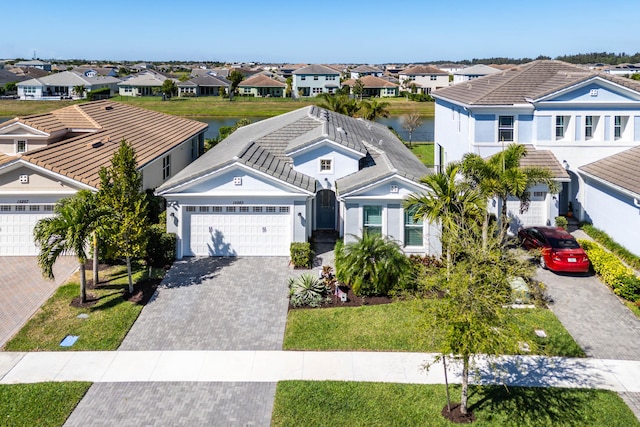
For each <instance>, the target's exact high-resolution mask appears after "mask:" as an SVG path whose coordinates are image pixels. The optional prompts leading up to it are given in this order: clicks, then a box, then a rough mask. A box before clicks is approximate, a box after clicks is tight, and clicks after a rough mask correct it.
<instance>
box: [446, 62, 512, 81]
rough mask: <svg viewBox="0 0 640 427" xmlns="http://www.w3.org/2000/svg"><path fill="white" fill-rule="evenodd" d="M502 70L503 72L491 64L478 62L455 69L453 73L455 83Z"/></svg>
mask: <svg viewBox="0 0 640 427" xmlns="http://www.w3.org/2000/svg"><path fill="white" fill-rule="evenodd" d="M500 72H502V70H499V69H497V68H493V67H490V66H489V65H484V64H476V65H473V66H471V67H466V68H463V69H461V70H458V71H455V72H454V73H453V84H457V83H462V82H467V81H469V80H473V79H477V78H478V77H482V76H488V75H490V74H497V73H500Z"/></svg>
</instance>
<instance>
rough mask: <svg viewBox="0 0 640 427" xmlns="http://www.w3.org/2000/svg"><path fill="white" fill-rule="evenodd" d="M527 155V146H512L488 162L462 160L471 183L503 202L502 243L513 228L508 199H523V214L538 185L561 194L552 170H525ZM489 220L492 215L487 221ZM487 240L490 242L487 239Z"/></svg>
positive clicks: (476, 157)
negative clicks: (532, 188) (530, 190)
mask: <svg viewBox="0 0 640 427" xmlns="http://www.w3.org/2000/svg"><path fill="white" fill-rule="evenodd" d="M526 154H527V150H526V148H525V146H524V145H520V144H509V145H508V146H507V148H506V149H504V150H503V151H501V152H500V153H497V154H495V155H493V156H491V157H489V158H488V159H483V158H482V157H480V156H479V155H477V154H473V153H467V154H465V156H464V157H463V159H462V163H461V169H460V170H461V172H462V174H463V175H464V176H465V177H466V179H467V180H468V181H469V182H470V184H471V185H472V186H473V187H474V188H477V189H479V191H481V192H482V194H484V195H485V197H487V198H490V197H497V198H499V199H500V202H501V206H500V224H501V231H500V235H501V240H503V239H504V236H505V235H506V232H507V230H508V229H509V218H508V216H507V200H508V198H509V197H515V198H517V199H518V200H520V213H523V212H526V211H527V209H528V207H529V202H530V194H529V191H528V189H529V188H531V187H532V186H534V185H537V184H545V185H546V186H547V187H548V188H549V192H551V193H557V192H558V185H557V183H556V182H555V181H554V180H553V175H552V174H551V171H550V170H549V169H543V168H537V167H526V168H524V167H521V166H520V161H521V160H522V158H524V157H525V156H526ZM487 215H488V214H487ZM487 221H488V216H487V217H486V219H485V222H487ZM485 240H486V239H485Z"/></svg>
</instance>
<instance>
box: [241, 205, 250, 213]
mask: <svg viewBox="0 0 640 427" xmlns="http://www.w3.org/2000/svg"><path fill="white" fill-rule="evenodd" d="M239 209H240V212H249V206H240V208H239Z"/></svg>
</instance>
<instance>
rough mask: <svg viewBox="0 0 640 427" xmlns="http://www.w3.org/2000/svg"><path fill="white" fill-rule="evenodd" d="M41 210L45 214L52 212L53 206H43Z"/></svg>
mask: <svg viewBox="0 0 640 427" xmlns="http://www.w3.org/2000/svg"><path fill="white" fill-rule="evenodd" d="M43 210H44V211H45V212H53V205H44V206H43Z"/></svg>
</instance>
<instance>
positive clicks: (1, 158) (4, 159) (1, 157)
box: [0, 153, 18, 166]
mask: <svg viewBox="0 0 640 427" xmlns="http://www.w3.org/2000/svg"><path fill="white" fill-rule="evenodd" d="M17 158H18V157H16V156H8V155H6V154H2V153H0V166H2V165H4V164H6V163H9V162H11V161H13V160H16V159H17Z"/></svg>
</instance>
